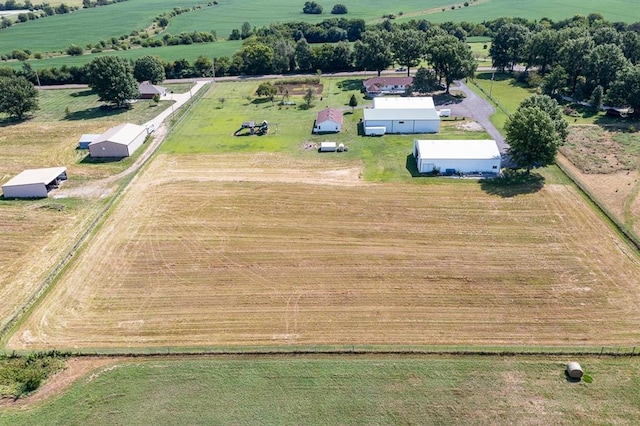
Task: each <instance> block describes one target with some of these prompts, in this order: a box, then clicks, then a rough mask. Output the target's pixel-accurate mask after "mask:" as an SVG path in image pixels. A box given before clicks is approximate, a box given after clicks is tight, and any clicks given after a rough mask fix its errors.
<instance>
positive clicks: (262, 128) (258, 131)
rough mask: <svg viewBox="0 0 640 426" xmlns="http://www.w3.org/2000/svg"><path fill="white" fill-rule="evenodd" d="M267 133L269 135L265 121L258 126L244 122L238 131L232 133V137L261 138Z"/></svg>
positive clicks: (267, 124)
mask: <svg viewBox="0 0 640 426" xmlns="http://www.w3.org/2000/svg"><path fill="white" fill-rule="evenodd" d="M245 129H248V131H245ZM267 133H269V123H267V120H263V121H262V123H260V124H256V122H255V121H245V122H244V123H242V126H240V128H239V129H238V130H236V131H235V132H233V136H250V135H258V136H262V135H266V134H267Z"/></svg>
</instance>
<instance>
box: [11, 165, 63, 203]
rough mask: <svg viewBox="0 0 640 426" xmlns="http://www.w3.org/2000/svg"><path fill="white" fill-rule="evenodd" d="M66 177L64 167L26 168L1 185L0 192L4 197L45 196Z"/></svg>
mask: <svg viewBox="0 0 640 426" xmlns="http://www.w3.org/2000/svg"><path fill="white" fill-rule="evenodd" d="M66 179H67V168H66V167H48V168H45V169H28V170H24V171H22V172H21V173H20V174H18V175H16V176H15V177H14V178H13V179H11V180H10V181H9V182H7V183H5V184H4V185H2V194H3V195H4V198H46V197H47V195H48V194H49V191H50V190H51V189H53V188H57V187H58V185H59V184H60V181H61V180H66Z"/></svg>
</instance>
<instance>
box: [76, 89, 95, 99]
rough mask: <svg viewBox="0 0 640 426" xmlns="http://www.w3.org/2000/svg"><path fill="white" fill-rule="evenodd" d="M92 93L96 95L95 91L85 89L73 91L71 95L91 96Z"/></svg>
mask: <svg viewBox="0 0 640 426" xmlns="http://www.w3.org/2000/svg"><path fill="white" fill-rule="evenodd" d="M91 95H95V92H94V91H93V90H91V89H88V90H83V91H81V92H73V93H72V94H71V96H73V97H74V98H77V97H81V96H91Z"/></svg>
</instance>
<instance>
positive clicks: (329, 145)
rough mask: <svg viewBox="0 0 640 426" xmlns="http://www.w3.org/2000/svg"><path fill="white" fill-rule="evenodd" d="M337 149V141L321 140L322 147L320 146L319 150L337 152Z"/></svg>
mask: <svg viewBox="0 0 640 426" xmlns="http://www.w3.org/2000/svg"><path fill="white" fill-rule="evenodd" d="M335 151H336V143H335V142H320V148H318V152H335Z"/></svg>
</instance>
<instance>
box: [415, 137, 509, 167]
mask: <svg viewBox="0 0 640 426" xmlns="http://www.w3.org/2000/svg"><path fill="white" fill-rule="evenodd" d="M413 156H414V157H415V159H416V164H417V166H418V172H419V173H431V172H433V171H434V169H436V170H439V171H440V173H443V174H453V173H499V172H500V166H501V164H500V161H501V158H500V150H499V149H498V145H497V144H496V141H494V140H418V139H416V140H414V141H413Z"/></svg>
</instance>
